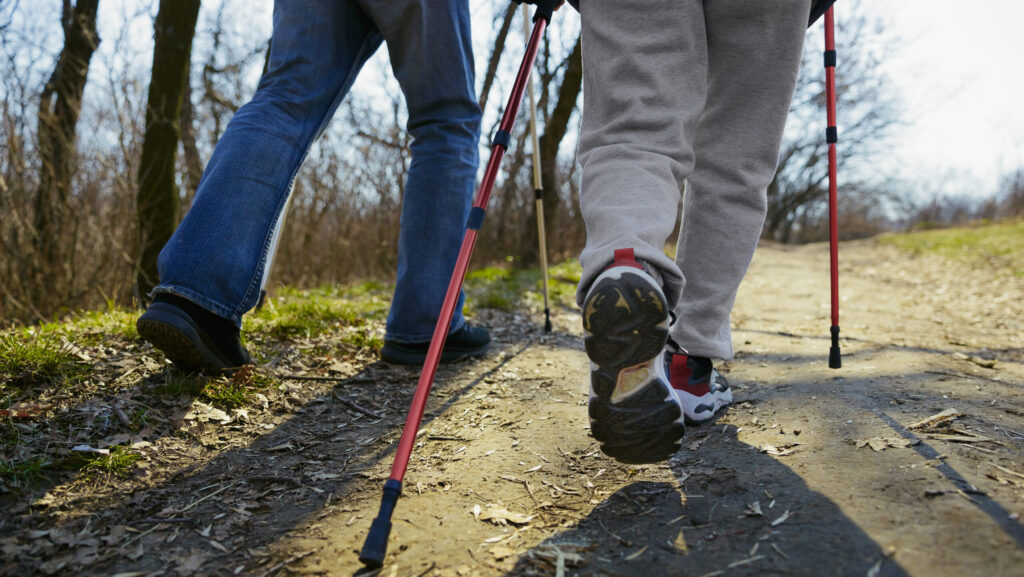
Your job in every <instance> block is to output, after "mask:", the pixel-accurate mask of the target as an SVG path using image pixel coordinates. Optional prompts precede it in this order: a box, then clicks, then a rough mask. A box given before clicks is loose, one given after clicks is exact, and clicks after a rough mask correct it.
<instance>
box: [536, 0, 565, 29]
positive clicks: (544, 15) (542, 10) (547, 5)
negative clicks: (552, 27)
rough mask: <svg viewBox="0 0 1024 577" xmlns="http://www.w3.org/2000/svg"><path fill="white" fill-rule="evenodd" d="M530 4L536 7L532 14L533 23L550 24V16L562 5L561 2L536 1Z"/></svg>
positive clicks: (560, 0)
mask: <svg viewBox="0 0 1024 577" xmlns="http://www.w3.org/2000/svg"><path fill="white" fill-rule="evenodd" d="M532 4H536V5H537V11H536V12H534V13H533V21H534V22H536V21H538V20H544V21H545V22H547V23H548V24H551V15H552V14H554V13H555V10H556V9H558V7H559V6H561V5H562V0H537V2H532Z"/></svg>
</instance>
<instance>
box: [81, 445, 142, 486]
mask: <svg viewBox="0 0 1024 577" xmlns="http://www.w3.org/2000/svg"><path fill="white" fill-rule="evenodd" d="M140 459H142V455H140V454H138V453H135V452H133V451H132V450H131V449H128V448H126V447H120V446H119V447H114V448H113V449H111V451H110V454H109V455H100V456H98V457H94V458H92V459H89V460H87V461H86V462H85V464H84V465H82V473H83V474H84V475H85V476H86V478H97V477H101V476H102V477H127V476H128V475H129V474H131V472H132V467H133V466H134V465H135V462H136V461H139V460H140Z"/></svg>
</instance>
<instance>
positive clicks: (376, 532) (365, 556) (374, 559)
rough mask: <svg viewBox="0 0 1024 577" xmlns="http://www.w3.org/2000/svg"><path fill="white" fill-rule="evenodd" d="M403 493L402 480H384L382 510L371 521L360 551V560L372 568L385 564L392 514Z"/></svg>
mask: <svg viewBox="0 0 1024 577" xmlns="http://www.w3.org/2000/svg"><path fill="white" fill-rule="evenodd" d="M401 494H402V482H401V481H396V480H394V479H388V480H387V481H385V482H384V497H383V498H382V499H381V500H380V511H379V512H378V513H377V518H376V519H374V520H373V522H372V523H370V532H369V533H367V535H366V541H365V542H364V543H363V550H362V552H361V553H359V561H360V562H362V564H363V565H366V566H367V567H369V568H370V569H377V568H379V567H381V566H383V565H384V556H385V555H387V552H388V537H389V536H390V535H391V514H392V513H394V512H395V505H396V504H397V503H398V497H399V496H401Z"/></svg>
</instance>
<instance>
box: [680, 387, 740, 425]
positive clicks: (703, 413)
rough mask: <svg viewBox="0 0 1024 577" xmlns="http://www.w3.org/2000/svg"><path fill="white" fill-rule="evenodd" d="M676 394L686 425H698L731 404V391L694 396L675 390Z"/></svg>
mask: <svg viewBox="0 0 1024 577" xmlns="http://www.w3.org/2000/svg"><path fill="white" fill-rule="evenodd" d="M676 396H677V397H678V398H679V402H680V403H682V405H683V416H684V417H685V418H686V424H687V425H700V424H702V423H706V422H708V421H710V420H711V419H712V418H714V416H715V415H717V414H718V412H719V411H720V410H721V409H722V408H723V407H726V406H728V405H730V404H732V391H731V390H726V391H725V392H724V393H718V394H716V395H707V396H710V397H712V398H710V399H708V398H704V397H695V396H693V395H690V394H687V393H685V392H682V391H677V392H676Z"/></svg>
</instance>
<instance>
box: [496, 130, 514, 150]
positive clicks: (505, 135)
mask: <svg viewBox="0 0 1024 577" xmlns="http://www.w3.org/2000/svg"><path fill="white" fill-rule="evenodd" d="M510 144H512V134H510V133H509V131H507V130H499V131H497V132H495V133H494V140H492V141H491V148H494V147H495V146H500V147H501V149H502V150H508V147H509V145H510Z"/></svg>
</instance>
